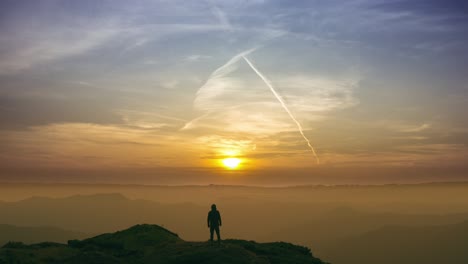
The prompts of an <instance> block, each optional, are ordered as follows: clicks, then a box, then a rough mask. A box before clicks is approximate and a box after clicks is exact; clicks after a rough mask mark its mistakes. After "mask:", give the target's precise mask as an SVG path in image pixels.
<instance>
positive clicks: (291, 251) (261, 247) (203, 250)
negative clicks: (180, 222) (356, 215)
mask: <svg viewBox="0 0 468 264" xmlns="http://www.w3.org/2000/svg"><path fill="white" fill-rule="evenodd" d="M4 263H5V264H6V263H48V264H53V263H64V264H66V263H88V264H92V263H96V264H97V263H99V264H105V263H141V264H144V263H159V264H166V263H171V264H178V263H181V264H182V263H184V264H187V263H206V264H210V263H213V264H219V263H223V264H230V263H232V264H234V263H236V264H239V263H252V264H268V263H278V264H280V263H289V264H324V262H322V261H321V260H320V259H318V258H316V257H314V256H313V255H312V254H311V252H310V250H309V249H308V248H305V247H302V246H296V245H293V244H289V243H284V242H275V243H256V242H254V241H245V240H226V241H223V242H222V243H221V244H219V245H218V244H217V243H216V242H215V243H213V244H212V243H209V242H185V241H183V240H182V239H180V238H179V237H178V236H177V235H176V234H174V233H172V232H170V231H168V230H166V229H164V228H162V227H160V226H157V225H136V226H133V227H131V228H129V229H126V230H123V231H119V232H116V233H113V234H103V235H99V236H96V237H93V238H89V239H85V240H81V241H80V240H70V241H68V244H59V243H50V242H45V243H39V244H33V245H24V244H22V243H18V242H17V243H14V242H11V243H8V244H6V245H5V246H3V247H2V248H1V249H0V264H4Z"/></svg>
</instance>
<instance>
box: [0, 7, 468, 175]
mask: <svg viewBox="0 0 468 264" xmlns="http://www.w3.org/2000/svg"><path fill="white" fill-rule="evenodd" d="M1 5H2V7H1V8H0V10H1V11H0V30H1V33H2V34H1V36H0V87H1V89H0V109H1V112H0V129H1V130H0V134H2V139H1V140H0V144H2V145H3V146H2V148H3V149H6V150H8V151H6V152H4V153H3V154H0V155H1V156H0V162H1V163H2V164H5V165H8V166H9V167H15V166H24V164H28V166H31V167H79V168H82V167H93V168H94V167H101V168H102V167H104V168H105V167H115V166H116V165H118V166H124V167H137V168H141V167H143V168H146V167H158V166H169V167H174V168H177V167H187V166H188V167H203V168H207V167H208V168H209V167H216V166H218V162H217V161H218V160H219V159H222V158H225V157H231V156H235V157H239V158H242V159H243V164H244V165H243V166H244V169H249V168H259V167H265V168H270V167H276V166H278V167H285V168H288V167H296V168H297V167H301V168H302V167H315V166H323V167H327V166H329V167H336V166H339V167H340V166H354V167H362V166H371V167H372V166H378V167H381V166H385V167H402V168H405V167H414V166H421V167H428V166H442V167H464V166H465V165H464V164H466V162H467V157H468V148H467V144H468V134H467V133H468V120H467V118H466V115H465V112H466V107H465V106H466V105H467V103H468V85H467V75H466V69H467V68H468V67H467V61H468V48H467V47H468V45H467V38H468V37H467V36H468V34H467V33H468V16H467V15H466V14H467V13H468V12H467V11H468V4H466V3H465V2H464V1H414V0H413V1H312V0H311V1H269V0H257V1H2V3H1ZM242 55H245V56H246V57H247V58H248V59H249V60H250V61H251V62H252V63H253V65H255V67H256V68H257V69H258V70H259V71H260V72H261V74H263V75H264V77H266V78H267V79H268V81H269V82H270V84H271V85H272V86H273V88H274V89H275V91H277V93H278V94H279V96H280V97H281V99H282V100H283V101H284V103H285V105H286V107H287V108H288V109H289V110H290V112H291V114H292V115H293V117H294V118H295V119H296V120H297V121H298V123H299V124H300V125H301V128H302V130H303V133H304V138H303V137H302V136H301V134H300V133H299V132H300V131H298V126H297V125H296V123H295V122H294V120H292V119H291V116H290V115H288V113H287V111H285V108H284V107H283V106H282V105H281V103H280V101H279V100H278V98H276V97H275V96H274V94H273V93H272V91H271V90H270V89H269V87H268V86H267V85H266V84H265V82H264V81H263V80H262V79H261V78H260V77H259V76H258V75H257V74H256V73H255V71H254V70H253V69H252V68H251V67H250V66H249V65H248V64H247V63H246V61H245V59H243V58H242ZM304 139H308V140H310V142H311V145H312V146H313V147H314V148H315V150H316V151H317V155H318V157H320V161H321V164H320V165H317V164H316V162H315V159H314V155H313V154H312V153H311V150H310V149H309V148H308V146H307V143H306V141H305V140H304ZM129 153H130V158H129Z"/></svg>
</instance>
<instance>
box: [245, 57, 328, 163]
mask: <svg viewBox="0 0 468 264" xmlns="http://www.w3.org/2000/svg"><path fill="white" fill-rule="evenodd" d="M241 56H242V58H244V60H245V61H246V62H247V64H249V66H250V68H252V70H254V72H255V73H256V74H257V75H258V76H259V77H260V78H261V79H262V80H263V82H264V83H265V84H266V85H267V86H268V88H270V90H271V92H272V93H273V95H274V96H275V97H276V99H278V101H279V102H280V104H281V106H283V109H284V110H285V111H286V112H287V113H288V115H289V117H290V118H291V119H292V120H293V121H294V123H296V126H297V129H298V130H299V133H301V136H302V137H303V138H304V140H305V141H306V142H307V145H308V146H309V148H310V150H312V153H313V154H314V156H315V160H316V161H317V164H320V159H319V157H318V156H317V153H316V152H315V149H314V147H312V144H310V141H309V139H308V138H307V137H306V136H305V135H304V132H303V129H302V126H301V123H299V121H297V119H296V118H295V117H294V115H293V114H292V113H291V111H289V108H288V106H287V105H286V103H285V102H284V101H283V98H281V95H279V94H278V93H277V92H276V90H275V88H273V85H271V83H270V81H269V80H268V79H267V78H266V77H265V76H263V74H262V73H261V72H260V71H259V70H257V68H255V66H254V65H253V64H252V62H250V60H249V59H247V57H246V56H245V55H244V54H242V55H241Z"/></svg>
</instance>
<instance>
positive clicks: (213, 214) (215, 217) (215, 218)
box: [208, 210, 221, 226]
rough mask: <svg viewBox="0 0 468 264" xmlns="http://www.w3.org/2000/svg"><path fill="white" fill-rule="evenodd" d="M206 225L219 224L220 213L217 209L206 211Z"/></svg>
mask: <svg viewBox="0 0 468 264" xmlns="http://www.w3.org/2000/svg"><path fill="white" fill-rule="evenodd" d="M208 226H221V215H220V214H219V211H218V210H215V211H213V210H211V211H210V212H208Z"/></svg>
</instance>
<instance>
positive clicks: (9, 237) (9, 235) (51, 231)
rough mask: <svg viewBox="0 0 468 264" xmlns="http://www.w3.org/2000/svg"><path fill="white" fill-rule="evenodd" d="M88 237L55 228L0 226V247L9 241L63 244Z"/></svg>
mask: <svg viewBox="0 0 468 264" xmlns="http://www.w3.org/2000/svg"><path fill="white" fill-rule="evenodd" d="M89 236H90V235H88V234H85V233H82V232H74V231H68V230H63V229H60V228H56V227H49V226H41V227H24V226H13V225H5V224H0V246H2V245H4V244H5V243H7V242H9V241H20V242H23V243H26V244H31V243H38V242H43V241H50V242H59V243H64V242H67V241H68V240H70V239H83V238H86V237H89Z"/></svg>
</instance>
